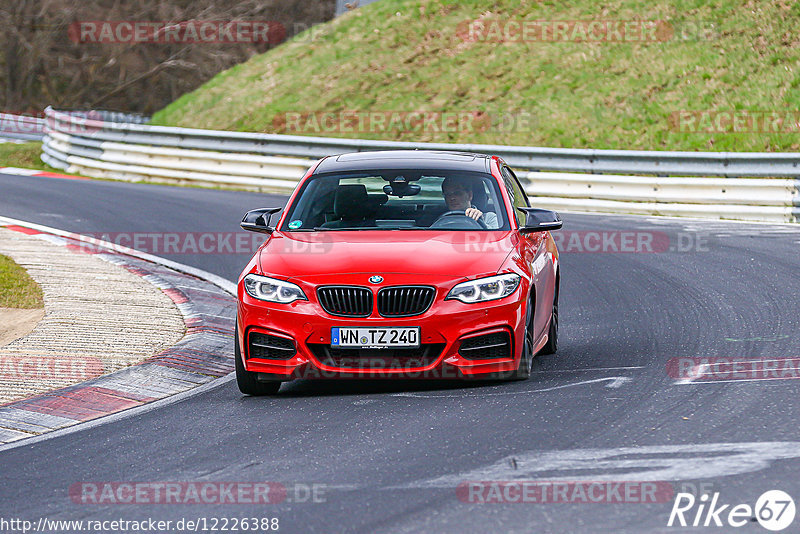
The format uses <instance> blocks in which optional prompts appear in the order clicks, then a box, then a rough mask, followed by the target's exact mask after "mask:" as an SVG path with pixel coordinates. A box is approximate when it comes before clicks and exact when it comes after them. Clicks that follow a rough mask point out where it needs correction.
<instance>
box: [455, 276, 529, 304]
mask: <svg viewBox="0 0 800 534" xmlns="http://www.w3.org/2000/svg"><path fill="white" fill-rule="evenodd" d="M519 280H520V277H519V275H518V274H514V273H509V274H500V275H497V276H490V277H488V278H478V279H477V280H470V281H469V282H462V283H460V284H458V285H457V286H456V287H454V288H453V289H451V290H450V293H448V294H447V297H445V300H447V299H457V300H460V301H461V302H466V303H467V304H471V303H473V302H486V301H487V300H497V299H501V298H503V297H507V296H509V295H510V294H511V293H513V292H514V291H515V290H516V289H517V286H519Z"/></svg>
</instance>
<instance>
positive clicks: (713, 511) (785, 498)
mask: <svg viewBox="0 0 800 534" xmlns="http://www.w3.org/2000/svg"><path fill="white" fill-rule="evenodd" d="M709 499H710V500H709ZM795 513H796V509H795V504H794V500H793V499H792V498H791V497H790V496H789V494H788V493H786V492H784V491H780V490H770V491H766V492H764V493H763V494H762V495H761V496H760V497H759V498H758V500H757V501H756V504H755V507H753V506H751V505H749V504H744V503H743V504H737V505H732V504H723V503H721V502H720V497H719V493H714V494H713V495H712V496H711V497H709V495H708V494H704V495H702V496H701V497H700V498H699V499H698V498H695V496H694V495H692V494H691V493H678V494H677V495H676V496H675V502H674V503H673V505H672V511H671V512H670V514H669V521H667V526H668V527H672V526H681V527H687V526H691V527H726V528H731V527H733V528H738V527H743V526H745V525H747V524H748V523H751V522H756V521H757V522H758V523H759V524H760V525H761V526H762V527H764V528H765V529H767V530H772V531H774V532H777V531H781V530H784V529H786V528H788V527H789V526H790V525H791V524H792V523H793V522H794V517H795Z"/></svg>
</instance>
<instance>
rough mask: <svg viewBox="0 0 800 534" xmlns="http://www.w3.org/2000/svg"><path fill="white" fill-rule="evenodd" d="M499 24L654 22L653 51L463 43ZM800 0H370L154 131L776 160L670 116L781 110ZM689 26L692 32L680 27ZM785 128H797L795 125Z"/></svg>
mask: <svg viewBox="0 0 800 534" xmlns="http://www.w3.org/2000/svg"><path fill="white" fill-rule="evenodd" d="M482 14H483V15H484V16H485V17H487V18H488V19H492V18H497V19H500V20H509V19H513V20H549V21H559V20H560V21H564V20H581V21H592V20H603V21H609V20H666V21H668V22H669V23H670V24H671V25H672V27H674V28H677V29H678V30H679V32H677V36H676V37H674V38H672V39H669V40H666V41H664V42H649V43H645V42H638V43H610V42H594V43H588V42H506V43H486V42H467V41H465V40H464V39H462V38H461V37H460V36H459V34H458V32H457V29H458V28H459V24H463V23H465V21H469V20H475V19H477V18H478V17H481V16H482ZM798 14H800V2H797V1H793V0H790V1H785V2H775V1H772V0H750V1H748V2H745V1H743V0H718V1H716V2H713V3H712V2H708V1H703V0H673V1H667V0H651V1H647V2H645V1H641V0H640V1H634V0H608V1H607V2H603V3H602V4H597V3H596V2H593V1H592V0H566V1H559V2H556V1H547V0H545V1H541V2H535V3H534V2H526V1H522V0H500V1H498V2H493V3H486V2H480V1H477V0H464V1H460V2H457V3H455V2H454V3H451V4H443V3H441V2H435V1H432V0H409V1H400V0H382V1H381V2H377V3H374V4H370V5H368V6H363V7H361V8H359V9H357V10H354V11H353V12H351V13H348V14H346V15H344V16H342V17H339V18H338V19H336V20H334V21H332V22H330V23H327V24H325V25H322V26H318V27H316V28H312V29H311V30H309V31H308V32H306V33H304V34H301V35H299V36H297V37H296V38H294V39H293V40H291V41H289V42H287V43H285V44H283V45H282V46H279V47H277V48H275V49H273V50H271V51H269V52H267V53H266V54H263V55H259V56H255V57H253V58H252V59H251V60H250V61H248V62H246V63H243V64H241V65H237V66H235V67H234V68H232V69H229V70H227V71H225V72H223V73H221V74H219V75H217V76H216V77H215V78H213V79H212V80H210V81H209V82H208V83H206V84H205V85H203V86H202V87H200V88H199V89H197V90H196V91H194V92H192V93H189V94H186V95H184V96H182V97H181V98H179V99H178V100H176V101H175V102H173V103H172V104H170V105H169V106H167V107H166V108H165V109H163V110H161V111H160V112H158V113H157V114H156V115H155V117H154V119H153V123H154V124H162V125H174V126H186V127H196V128H212V129H223V130H236V131H256V132H272V133H288V134H300V135H329V136H332V137H351V138H368V139H392V140H404V141H435V142H459V143H499V144H511V145H535V146H552V147H570V148H587V147H591V148H619V149H627V148H630V149H653V150H712V151H725V150H738V151H749V150H755V151H787V150H798V149H800V134H798V133H690V132H685V131H684V132H680V131H676V125H675V123H674V120H673V119H671V117H673V116H674V114H675V113H676V112H680V111H684V110H694V111H705V110H716V111H729V110H748V111H762V112H763V111H767V112H776V113H779V114H784V113H787V112H796V111H797V110H798V104H799V103H800V17H798ZM694 28H702V29H703V30H704V31H699V30H698V31H694ZM343 111H398V112H413V111H431V112H455V113H469V112H484V113H486V114H488V115H489V116H491V117H495V119H492V120H496V117H501V116H505V117H508V116H512V115H514V114H518V116H519V114H525V115H524V116H526V117H529V118H530V120H529V123H528V124H526V125H517V126H515V127H505V128H504V127H501V126H500V125H497V124H492V125H491V126H489V127H488V128H487V129H485V130H481V129H478V130H477V131H469V128H467V129H466V131H458V129H457V128H447V129H446V131H439V132H436V131H410V132H409V131H402V129H397V128H386V129H379V130H376V131H371V132H363V131H358V132H349V133H348V132H338V131H326V130H324V129H315V128H313V127H311V128H309V127H303V128H300V130H299V131H298V130H297V128H294V127H287V124H286V122H285V115H284V114H285V113H287V112H296V113H318V112H343ZM796 130H797V131H800V128H796Z"/></svg>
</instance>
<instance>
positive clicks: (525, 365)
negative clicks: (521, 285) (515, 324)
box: [510, 301, 533, 380]
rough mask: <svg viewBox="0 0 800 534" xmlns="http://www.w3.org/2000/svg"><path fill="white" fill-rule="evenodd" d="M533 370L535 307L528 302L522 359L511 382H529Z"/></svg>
mask: <svg viewBox="0 0 800 534" xmlns="http://www.w3.org/2000/svg"><path fill="white" fill-rule="evenodd" d="M532 368H533V305H532V303H531V302H530V301H528V311H527V313H526V320H525V344H524V345H523V346H522V357H521V358H520V359H519V367H517V370H516V371H514V372H513V373H512V375H511V377H510V378H511V380H527V379H528V378H530V376H531V369H532Z"/></svg>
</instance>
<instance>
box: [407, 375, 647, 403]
mask: <svg viewBox="0 0 800 534" xmlns="http://www.w3.org/2000/svg"><path fill="white" fill-rule="evenodd" d="M631 380H633V379H632V378H629V377H627V376H609V377H606V378H595V379H593V380H581V381H580V382H572V383H569V384H562V385H560V386H553V387H550V388H543V389H529V390H525V391H498V392H489V393H486V392H478V393H474V394H473V393H465V394H460V395H453V394H449V393H443V394H439V395H432V394H429V393H411V392H403V393H392V395H391V396H392V397H413V398H418V399H441V398H453V399H463V398H464V397H504V396H510V395H530V394H531V393H546V392H548V391H555V390H557V389H565V388H571V387H576V386H583V385H586V384H597V383H600V382H609V383H608V384H606V387H607V388H619V387H621V386H622V385H623V384H625V383H627V382H630V381H631Z"/></svg>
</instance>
